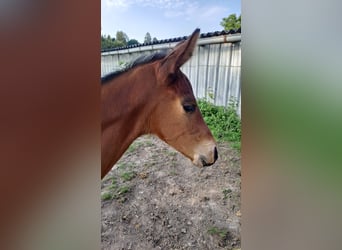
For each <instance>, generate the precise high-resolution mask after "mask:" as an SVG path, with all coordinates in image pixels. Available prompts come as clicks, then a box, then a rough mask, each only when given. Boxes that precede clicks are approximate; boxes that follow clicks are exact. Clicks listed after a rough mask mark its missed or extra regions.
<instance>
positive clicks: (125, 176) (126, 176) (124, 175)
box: [120, 171, 135, 181]
mask: <svg viewBox="0 0 342 250" xmlns="http://www.w3.org/2000/svg"><path fill="white" fill-rule="evenodd" d="M120 177H121V178H122V179H123V180H124V181H130V180H132V179H133V178H134V177H135V173H134V172H133V171H130V172H124V173H122V174H121V175H120Z"/></svg>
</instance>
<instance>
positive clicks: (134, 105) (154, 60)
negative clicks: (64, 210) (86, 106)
mask: <svg viewBox="0 0 342 250" xmlns="http://www.w3.org/2000/svg"><path fill="white" fill-rule="evenodd" d="M199 34H200V30H199V29H196V30H195V31H194V32H193V33H192V35H190V36H189V37H188V38H187V39H186V40H184V41H182V42H180V43H178V44H177V45H176V46H175V48H174V49H173V50H172V51H171V52H169V53H166V52H158V53H154V54H152V55H149V56H145V57H143V58H138V59H137V60H136V61H134V62H133V63H131V65H130V66H128V67H127V68H125V69H124V70H120V71H118V72H113V73H110V74H109V75H106V76H105V77H103V78H101V178H103V177H104V176H105V175H106V174H107V173H108V172H109V171H110V170H111V168H112V167H113V165H114V164H115V163H116V162H117V161H118V160H119V159H120V157H121V156H122V155H123V153H124V152H125V151H126V150H127V148H128V147H129V146H130V144H131V143H132V142H133V141H134V140H135V139H136V138H138V137H139V136H141V135H144V134H154V135H156V136H157V137H159V138H160V139H161V140H163V141H164V142H166V143H167V144H169V145H170V146H171V147H173V148H174V149H176V150H177V151H179V152H180V153H182V154H183V155H184V156H186V157H188V158H189V159H190V160H191V161H192V163H193V164H194V165H196V166H198V167H204V166H210V165H212V164H214V163H215V161H216V160H217V158H218V153H217V147H216V141H215V139H214V138H213V136H212V133H211V132H210V130H209V128H208V126H207V125H206V123H205V122H204V120H203V117H202V114H201V112H200V110H199V108H198V106H197V102H196V98H195V96H194V94H193V90H192V87H191V84H190V81H189V80H188V78H187V77H186V75H185V74H184V73H182V71H181V70H180V67H181V66H182V65H183V64H184V63H185V62H186V61H187V60H188V59H189V58H190V57H191V56H192V53H193V50H194V48H195V47H196V43H197V39H198V37H199Z"/></svg>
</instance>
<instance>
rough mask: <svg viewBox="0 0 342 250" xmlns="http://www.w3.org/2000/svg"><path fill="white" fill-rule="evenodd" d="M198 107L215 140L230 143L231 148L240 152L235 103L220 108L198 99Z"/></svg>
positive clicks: (239, 123) (239, 125) (239, 124)
mask: <svg viewBox="0 0 342 250" xmlns="http://www.w3.org/2000/svg"><path fill="white" fill-rule="evenodd" d="M198 107H199V109H200V110H201V113H202V115H203V118H204V121H205V122H206V123H207V125H208V127H209V129H210V130H211V132H212V134H213V136H214V137H215V139H216V140H217V141H229V142H232V146H233V147H234V148H236V149H238V150H240V147H241V119H240V117H239V116H238V115H237V113H236V109H237V105H236V103H235V102H231V103H230V104H229V105H228V107H220V106H215V105H213V104H212V103H210V102H208V101H207V100H204V99H200V100H198Z"/></svg>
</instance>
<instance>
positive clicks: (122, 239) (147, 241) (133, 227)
mask: <svg viewBox="0 0 342 250" xmlns="http://www.w3.org/2000/svg"><path fill="white" fill-rule="evenodd" d="M218 152H219V159H218V161H217V162H216V163H215V164H214V165H212V166H210V167H206V168H198V167H196V166H194V165H192V163H191V162H190V160H188V159H187V158H185V157H184V156H183V155H181V154H180V153H178V152H177V151H175V150H174V149H172V148H170V147H169V146H168V145H167V144H165V143H164V142H162V141H161V140H159V139H158V138H155V137H153V136H143V137H140V138H138V139H137V140H136V141H135V142H134V143H133V144H132V145H131V146H130V148H129V149H128V150H127V151H126V153H125V154H124V155H123V157H122V158H121V159H120V161H118V162H117V164H116V165H115V166H114V168H113V169H112V170H111V171H110V172H109V173H108V175H107V176H106V177H105V178H104V180H103V181H102V194H101V197H102V214H101V221H102V227H101V245H102V249H115V250H121V249H122V250H124V249H125V250H126V249H127V250H128V249H139V250H149V249H151V250H152V249H196V250H202V249H240V247H241V242H240V241H241V238H240V226H241V222H240V220H241V213H240V190H241V182H240V180H241V171H240V154H239V152H237V151H236V150H234V149H231V148H230V147H229V144H228V143H219V145H218Z"/></svg>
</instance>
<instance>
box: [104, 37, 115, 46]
mask: <svg viewBox="0 0 342 250" xmlns="http://www.w3.org/2000/svg"><path fill="white" fill-rule="evenodd" d="M113 47H115V38H112V37H110V35H107V36H106V35H101V49H109V48H113Z"/></svg>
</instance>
